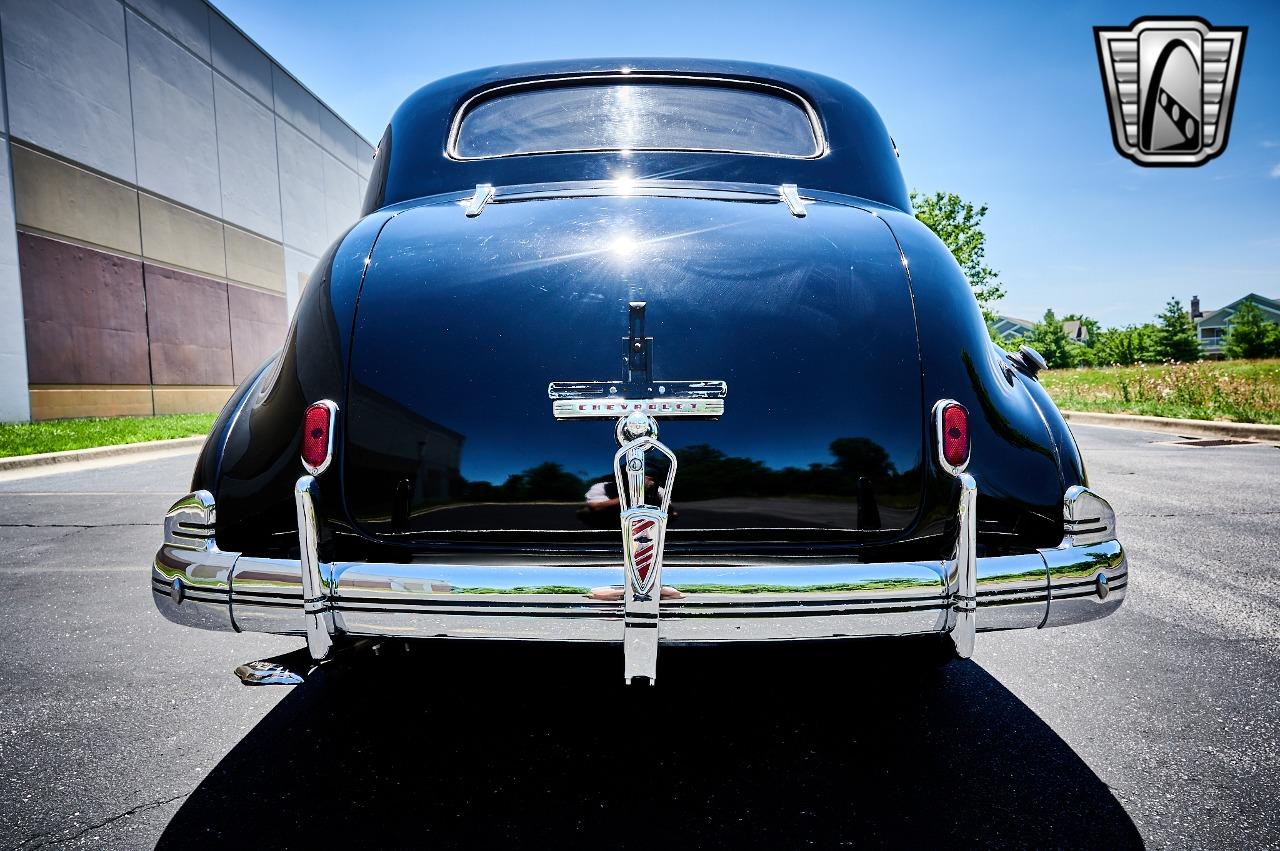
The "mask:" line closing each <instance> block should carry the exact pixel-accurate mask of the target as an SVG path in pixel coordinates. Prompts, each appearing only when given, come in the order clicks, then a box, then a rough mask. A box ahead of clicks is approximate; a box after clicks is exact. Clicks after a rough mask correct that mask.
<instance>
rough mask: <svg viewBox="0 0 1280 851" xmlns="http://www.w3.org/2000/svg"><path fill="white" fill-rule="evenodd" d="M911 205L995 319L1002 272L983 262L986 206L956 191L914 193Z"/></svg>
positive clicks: (986, 313)
mask: <svg viewBox="0 0 1280 851" xmlns="http://www.w3.org/2000/svg"><path fill="white" fill-rule="evenodd" d="M911 206H912V208H913V209H914V210H915V211H916V218H917V219H919V220H920V221H921V222H923V223H924V225H925V227H927V228H929V230H931V231H933V232H934V233H935V234H937V235H938V238H939V239H941V240H942V242H943V244H944V245H946V246H947V248H948V249H949V250H950V251H951V254H952V256H954V257H955V258H956V262H957V263H959V264H960V269H961V270H962V271H963V272H964V276H965V277H966V278H968V279H969V286H970V287H972V288H973V295H974V297H975V298H977V299H978V305H979V306H980V307H981V308H982V313H983V315H984V316H986V318H987V322H988V324H990V323H991V322H993V321H994V320H995V314H993V313H992V312H991V308H990V305H991V303H992V302H994V301H997V300H999V299H1001V298H1004V287H1002V286H1001V285H1000V282H999V280H998V279H999V277H1000V273H999V272H997V271H995V270H994V269H992V268H991V267H990V266H988V265H986V263H984V262H983V261H984V260H985V259H986V253H987V235H986V233H985V232H984V231H983V230H982V219H983V217H984V216H986V215H987V205H986V204H983V205H982V206H981V207H975V206H973V205H972V204H970V203H968V202H966V201H965V200H963V199H962V198H961V197H960V196H959V195H957V194H955V193H954V192H935V193H933V194H932V195H922V194H920V193H919V192H912V193H911Z"/></svg>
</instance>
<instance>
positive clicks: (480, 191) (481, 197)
mask: <svg viewBox="0 0 1280 851" xmlns="http://www.w3.org/2000/svg"><path fill="white" fill-rule="evenodd" d="M492 200H493V185H492V184H489V183H477V184H476V192H475V194H474V195H472V196H471V198H470V199H469V200H468V201H467V206H466V208H465V210H464V212H465V213H466V214H467V218H468V219H474V218H475V217H476V216H478V215H480V214H481V213H483V212H484V205H485V204H488V203H489V202H490V201H492Z"/></svg>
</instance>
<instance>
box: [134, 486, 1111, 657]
mask: <svg viewBox="0 0 1280 851" xmlns="http://www.w3.org/2000/svg"><path fill="white" fill-rule="evenodd" d="M957 478H958V479H959V482H960V501H959V506H958V519H959V521H960V523H959V526H960V535H959V539H958V541H957V546H956V549H955V553H954V556H953V557H952V558H950V559H945V560H939V561H916V562H897V563H886V564H859V563H834V562H833V563H816V562H813V561H810V560H807V559H806V560H804V561H797V560H796V559H777V560H775V561H771V562H766V563H756V564H751V565H741V564H735V563H734V562H733V560H731V559H714V558H713V559H700V560H697V561H691V560H687V559H682V558H679V557H672V556H668V558H667V560H666V564H665V565H664V566H663V568H662V578H661V582H662V586H663V587H662V591H663V593H662V595H661V597H660V599H659V606H658V608H659V609H660V616H659V617H658V618H657V630H656V631H657V637H658V640H659V641H660V642H661V643H662V644H704V643H715V642H725V641H780V640H797V639H834V638H852V637H869V636H906V635H920V634H929V633H950V634H951V636H952V639H953V640H954V642H955V645H956V651H957V653H958V655H960V656H964V657H967V656H968V655H970V654H971V653H972V650H973V641H974V633H975V632H976V631H989V630H1002V629H1018V628H1041V627H1046V626H1065V625H1068V624H1075V623H1081V622H1083V621H1089V620H1094V619H1096V618H1100V617H1103V616H1105V615H1108V614H1110V613H1111V612H1112V611H1114V610H1115V609H1116V608H1117V607H1119V605H1120V604H1121V602H1122V601H1123V600H1124V596H1125V591H1126V586H1127V584H1128V564H1127V562H1126V560H1125V554H1124V550H1123V548H1122V547H1121V546H1120V543H1119V542H1118V541H1117V540H1116V539H1115V518H1114V514H1113V513H1112V512H1111V508H1110V506H1109V505H1107V503H1106V501H1105V500H1103V499H1102V498H1101V497H1099V496H1097V495H1096V494H1094V493H1093V492H1092V491H1090V490H1088V489H1086V488H1081V487H1076V488H1072V489H1071V490H1069V491H1067V493H1066V494H1065V497H1064V518H1065V523H1066V526H1065V528H1066V535H1065V537H1064V538H1063V541H1062V543H1061V544H1060V545H1059V546H1057V547H1055V548H1052V549H1042V550H1038V551H1036V552H1032V553H1027V554H1022V555H1009V556H998V557H991V558H977V557H976V555H975V552H976V549H975V548H976V510H975V509H976V500H977V487H976V485H975V484H974V480H973V478H972V477H971V476H969V475H967V474H962V475H960V476H958V477H957ZM314 488H315V480H314V479H313V478H312V477H311V476H304V477H303V478H301V479H299V481H298V485H297V487H296V489H295V500H296V503H297V507H298V521H299V528H300V530H301V531H300V550H301V555H302V557H301V559H299V560H288V559H271V558H258V557H255V556H251V555H246V554H242V553H231V552H224V551H222V550H220V549H218V546H217V543H216V541H215V540H214V523H215V516H216V515H215V512H216V508H215V505H214V500H213V497H212V496H211V495H210V494H209V493H208V492H206V491H199V492H197V493H194V494H191V495H189V496H187V497H185V498H183V499H182V500H180V501H179V502H178V503H176V504H175V505H174V506H173V508H172V509H170V511H169V514H168V516H167V517H166V519H165V543H164V545H163V546H162V547H161V548H160V550H159V552H157V553H156V557H155V561H154V564H153V569H152V582H151V584H152V591H153V596H154V599H155V602H156V606H157V608H159V610H160V611H161V613H163V614H164V616H165V617H167V618H168V619H169V620H172V621H174V622H176V623H179V624H184V625H187V626H193V627H200V628H204V629H216V630H234V631H236V632H241V631H249V632H269V633H277V634H288V635H301V636H305V637H306V639H307V645H308V647H309V649H310V652H311V655H312V656H313V658H315V659H317V660H319V659H324V658H325V657H326V656H327V655H328V654H329V652H330V648H331V646H332V644H333V639H334V637H335V636H350V637H405V638H410V637H422V638H493V639H518V640H547V641H593V642H618V643H622V644H623V646H624V648H626V647H628V645H629V644H630V642H627V641H625V640H624V636H625V633H626V630H627V626H626V618H625V613H624V606H623V602H622V593H621V591H622V588H623V582H624V577H623V567H622V565H621V564H619V563H617V562H598V563H572V564H569V563H552V562H548V563H543V564H529V563H526V562H520V563H518V564H493V563H492V561H490V562H489V563H467V562H464V561H460V560H454V561H451V562H448V563H438V562H425V561H424V562H416V563H412V564H374V563H366V562H338V563H334V564H327V563H323V562H321V561H320V560H319V559H318V557H317V547H316V543H317V531H318V530H317V527H316V519H315V517H316V515H315V505H314V492H315V491H314ZM654 596H655V599H657V598H658V595H654ZM631 661H634V660H628V664H627V667H626V670H627V671H628V672H629V675H630V674H631V673H634V666H633V665H631V664H630V662H631ZM642 665H643V666H645V667H648V666H649V663H648V661H647V660H644V661H643V662H642Z"/></svg>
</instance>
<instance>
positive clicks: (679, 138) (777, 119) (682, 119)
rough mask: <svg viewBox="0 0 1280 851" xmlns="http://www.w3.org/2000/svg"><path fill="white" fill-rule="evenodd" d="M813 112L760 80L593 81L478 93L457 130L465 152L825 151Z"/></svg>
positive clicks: (459, 150) (457, 147) (477, 155)
mask: <svg viewBox="0 0 1280 851" xmlns="http://www.w3.org/2000/svg"><path fill="white" fill-rule="evenodd" d="M818 139H819V137H818V133H817V130H816V129H815V128H814V124H813V120H812V118H811V117H810V112H809V111H808V110H807V109H805V107H804V106H803V105H802V104H801V103H799V102H798V101H797V100H795V99H793V98H791V97H787V96H784V95H781V94H771V93H769V92H766V91H762V90H758V89H747V88H736V87H730V86H716V85H692V84H675V83H645V82H635V83H630V82H628V83H603V84H602V83H591V84H582V85H561V86H556V87H554V88H540V89H525V90H522V91H517V92H512V93H510V94H501V95H497V96H495V97H490V98H488V99H485V100H481V101H478V102H474V103H473V104H472V105H471V106H470V107H469V108H467V110H466V112H465V113H464V114H463V115H462V120H461V121H460V122H458V124H457V128H456V130H455V132H454V139H453V145H452V153H453V155H454V156H455V157H458V158H460V159H486V158H490V157H510V156H516V155H519V154H548V153H556V152H565V151H625V150H631V151H726V152H732V153H743V154H764V155H766V156H780V157H813V156H817V155H818V154H819V153H821V146H820V143H819V141H818Z"/></svg>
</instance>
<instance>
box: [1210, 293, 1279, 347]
mask: <svg viewBox="0 0 1280 851" xmlns="http://www.w3.org/2000/svg"><path fill="white" fill-rule="evenodd" d="M1223 351H1224V352H1226V355H1227V357H1229V358H1269V357H1275V356H1277V355H1280V325H1276V324H1275V323H1272V322H1268V321H1267V318H1266V316H1264V315H1263V313H1262V309H1261V308H1259V307H1258V306H1257V305H1256V304H1254V303H1253V302H1251V301H1246V302H1245V303H1244V304H1242V305H1240V307H1239V308H1238V309H1237V310H1236V312H1235V315H1234V316H1232V317H1231V323H1230V324H1229V325H1228V326H1227V341H1226V343H1225V344H1224V345H1223Z"/></svg>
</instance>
